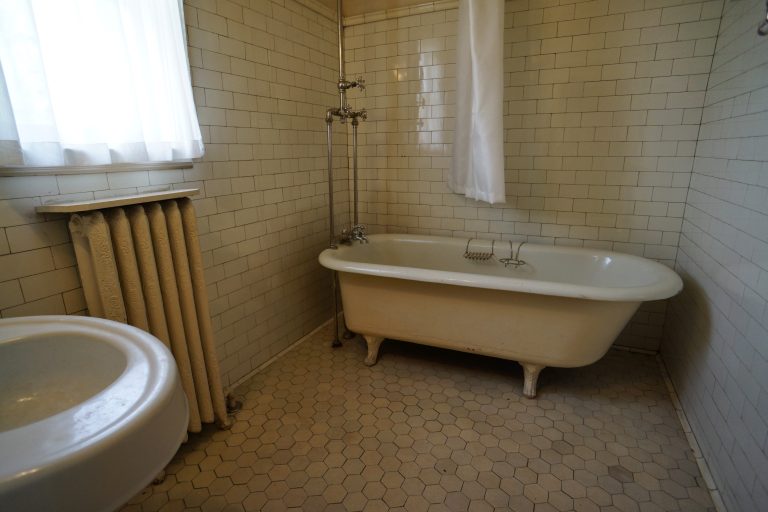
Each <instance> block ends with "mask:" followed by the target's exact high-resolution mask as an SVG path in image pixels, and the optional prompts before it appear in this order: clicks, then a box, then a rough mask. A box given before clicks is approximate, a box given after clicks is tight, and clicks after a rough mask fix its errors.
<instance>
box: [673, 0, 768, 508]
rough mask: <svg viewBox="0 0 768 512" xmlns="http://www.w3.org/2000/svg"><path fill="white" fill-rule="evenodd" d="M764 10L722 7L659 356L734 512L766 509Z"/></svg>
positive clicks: (756, 5)
mask: <svg viewBox="0 0 768 512" xmlns="http://www.w3.org/2000/svg"><path fill="white" fill-rule="evenodd" d="M764 17H765V2H762V1H761V0H749V1H740V2H727V3H726V4H725V11H724V14H723V19H722V24H721V28H720V35H719V38H718V42H717V48H716V50H715V57H714V61H713V64H712V75H711V78H710V80H709V86H708V88H707V94H706V100H705V108H704V113H703V118H702V125H701V134H700V137H699V143H698V146H697V149H696V158H695V161H694V166H693V175H692V179H691V188H690V191H689V193H688V201H687V205H686V210H685V218H684V222H683V229H682V235H681V239H680V248H679V251H678V259H677V271H678V272H679V273H680V275H681V276H683V279H684V281H685V290H684V292H683V294H682V295H681V296H680V297H679V298H678V299H677V300H675V301H673V302H672V304H671V306H670V308H669V319H668V322H667V329H666V332H665V341H664V345H663V347H662V354H663V357H664V361H665V362H666V364H667V366H668V368H669V370H670V373H671V375H672V379H673V381H674V383H675V386H676V388H677V390H678V393H679V394H680V398H681V401H682V404H683V406H684V409H685V411H686V413H687V415H688V418H689V419H690V422H691V424H692V428H693V431H694V432H695V433H696V434H697V438H698V440H699V443H700V444H701V448H702V451H703V454H704V456H705V457H706V458H707V460H708V462H709V466H710V468H711V469H712V473H713V475H714V478H715V481H716V482H717V484H718V486H719V490H720V492H721V493H722V495H723V498H724V501H725V503H726V504H727V505H728V510H730V511H731V512H736V511H743V512H751V511H756V510H766V507H768V307H767V304H768V302H767V301H768V39H766V38H761V37H760V36H758V35H757V34H756V31H755V28H756V27H757V25H758V23H759V22H760V20H761V19H764Z"/></svg>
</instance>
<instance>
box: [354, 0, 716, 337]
mask: <svg viewBox="0 0 768 512" xmlns="http://www.w3.org/2000/svg"><path fill="white" fill-rule="evenodd" d="M437 4H438V3H435V5H437ZM442 5H443V6H444V7H446V8H444V9H442V10H436V9H434V6H433V9H432V10H431V11H430V12H425V13H421V14H408V12H412V11H408V12H404V10H401V11H399V12H398V13H395V14H389V15H388V13H384V15H381V16H379V17H372V16H367V17H355V18H350V19H349V20H348V22H349V23H350V24H351V26H349V27H348V28H347V30H346V52H347V58H346V62H347V73H348V74H350V75H352V76H355V75H358V74H362V75H364V76H365V78H366V80H367V85H368V89H367V91H366V92H365V93H363V94H360V93H357V92H352V93H351V94H350V98H351V101H352V103H353V104H354V105H355V107H356V108H362V107H365V108H367V109H368V111H369V114H370V115H369V120H368V121H367V122H366V123H363V124H362V125H361V128H360V156H361V158H360V177H361V188H362V192H361V201H362V203H361V219H362V221H363V222H364V223H367V224H368V225H370V226H371V228H372V231H389V232H412V233H426V234H438V235H449V236H455V237H479V238H496V239H512V240H528V241H531V242H538V243H546V244H553V243H554V244H563V245H566V244H567V245H580V246H589V247H598V248H604V249H611V250H616V251H620V252H626V253H632V254H638V255H641V256H645V257H648V258H653V259H656V260H659V261H662V262H663V263H665V264H667V265H670V266H671V265H672V264H673V263H674V260H675V257H676V252H677V245H678V241H679V236H680V229H681V224H682V217H683V211H684V206H685V200H686V194H687V190H688V184H689V181H690V173H691V168H692V165H693V157H694V151H695V148H696V139H697V135H698V130H699V124H700V121H701V115H702V106H703V102H704V94H705V89H706V85H707V77H708V72H709V69H710V64H711V59H712V54H713V52H714V47H715V38H716V36H717V30H718V24H719V18H720V13H721V10H722V5H723V2H722V0H715V1H695V2H691V1H686V0H644V1H642V0H610V1H609V0H591V1H572V0H559V1H558V0H551V1H550V0H548V1H543V0H508V1H507V2H506V17H505V59H504V76H505V104H504V113H505V118H504V121H505V126H504V129H505V157H506V182H507V203H506V204H504V205H494V206H489V205H487V204H485V203H478V202H474V201H472V200H468V199H466V198H464V197H463V196H459V195H456V194H453V193H451V192H450V191H449V190H448V188H447V186H446V177H447V173H448V170H449V167H450V162H451V151H452V149H451V148H452V138H453V126H454V102H455V97H454V96H455V94H454V89H455V73H456V70H455V45H456V16H457V9H456V8H455V5H456V3H455V2H443V3H442ZM403 14H405V15H403ZM371 19H374V20H376V21H369V20H371ZM664 315H665V303H655V304H647V305H645V306H644V307H643V308H642V309H641V310H640V311H639V312H638V314H637V315H636V316H635V318H634V319H633V320H632V322H631V324H630V326H628V328H627V329H625V331H624V332H623V333H622V335H621V336H620V338H619V340H618V343H620V344H622V345H628V346H632V347H635V348H644V349H651V350H654V349H657V348H658V345H659V342H660V336H661V331H662V326H663V322H664Z"/></svg>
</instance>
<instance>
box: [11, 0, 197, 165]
mask: <svg viewBox="0 0 768 512" xmlns="http://www.w3.org/2000/svg"><path fill="white" fill-rule="evenodd" d="M3 78H4V80H5V83H2V81H3ZM0 140H3V141H9V140H10V141H17V142H18V147H19V149H20V151H21V158H22V159H23V164H24V165H30V166H59V165H103V164H111V163H143V162H164V161H175V160H188V159H191V158H196V157H199V156H201V155H202V154H203V143H202V137H201V135H200V127H199V125H198V122H197V114H196V113H195V106H194V101H193V98H192V86H191V81H190V77H189V65H188V61H187V53H186V41H185V36H184V21H183V13H182V10H181V4H180V1H179V0H0ZM3 147H4V148H5V151H2V152H0V158H3V159H4V160H6V159H7V160H11V162H4V161H0V164H4V163H5V164H6V165H7V164H8V163H15V162H13V156H12V155H9V154H8V144H7V142H6V143H5V144H4V145H3Z"/></svg>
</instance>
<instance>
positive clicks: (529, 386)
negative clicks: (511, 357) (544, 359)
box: [520, 361, 545, 398]
mask: <svg viewBox="0 0 768 512" xmlns="http://www.w3.org/2000/svg"><path fill="white" fill-rule="evenodd" d="M520 366H522V367H523V374H524V377H525V382H524V384H523V395H524V396H525V397H526V398H536V382H537V381H538V380H539V373H541V370H543V369H544V368H545V366H542V365H540V364H533V363H524V362H522V361H520Z"/></svg>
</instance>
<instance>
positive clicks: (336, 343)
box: [325, 111, 341, 347]
mask: <svg viewBox="0 0 768 512" xmlns="http://www.w3.org/2000/svg"><path fill="white" fill-rule="evenodd" d="M325 126H326V128H327V136H326V139H327V141H328V232H329V242H328V246H329V247H330V248H331V249H335V248H336V231H335V229H334V225H333V220H334V214H333V131H332V129H333V114H331V112H330V111H329V112H328V113H327V114H326V115H325ZM336 279H337V276H336V271H335V270H334V271H332V272H331V295H333V341H332V342H331V346H332V347H340V346H341V340H339V297H338V292H337V291H336Z"/></svg>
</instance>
